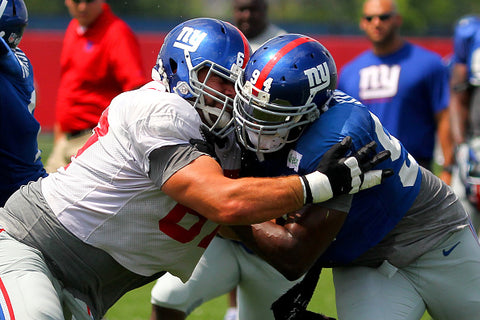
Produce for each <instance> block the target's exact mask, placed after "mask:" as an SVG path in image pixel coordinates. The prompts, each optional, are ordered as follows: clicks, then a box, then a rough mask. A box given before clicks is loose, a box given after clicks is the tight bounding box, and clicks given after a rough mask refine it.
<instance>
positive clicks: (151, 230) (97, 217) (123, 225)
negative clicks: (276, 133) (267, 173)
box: [42, 81, 218, 281]
mask: <svg viewBox="0 0 480 320" xmlns="http://www.w3.org/2000/svg"><path fill="white" fill-rule="evenodd" d="M200 124H201V120H200V117H199V116H198V113H197V112H196V111H195V109H194V108H193V107H192V106H191V105H190V104H189V103H188V102H187V101H185V100H184V99H182V98H180V97H179V96H178V95H176V94H172V93H168V92H166V89H165V87H164V86H163V85H162V84H160V83H159V82H155V81H152V82H150V83H148V84H147V85H145V86H144V87H142V88H140V89H138V90H134V91H129V92H125V93H122V94H120V95H119V96H117V97H116V98H115V99H113V100H112V102H111V104H110V106H109V107H108V108H107V109H106V110H105V111H104V113H103V115H102V117H101V118H100V121H99V124H98V126H97V127H96V128H95V129H94V133H93V135H92V136H91V137H90V139H89V141H88V142H87V143H86V144H85V146H84V147H83V148H82V149H80V150H79V152H78V153H77V155H76V156H75V157H73V158H72V162H71V163H70V164H69V165H68V166H66V167H65V168H61V169H59V170H58V171H57V172H56V173H54V174H51V175H50V176H48V177H47V178H45V179H44V180H43V183H42V192H43V194H44V196H45V199H46V200H47V202H48V204H49V206H50V207H51V209H52V210H53V212H54V213H55V215H56V216H57V217H58V219H59V220H60V222H61V223H62V224H63V225H64V226H65V227H66V228H67V229H68V230H69V231H70V232H72V233H73V234H75V235H76V236H77V237H78V238H80V239H82V240H83V241H84V242H85V243H88V244H90V245H92V246H94V247H97V248H100V249H103V250H105V251H106V252H108V253H109V254H110V255H111V256H112V257H113V258H114V259H115V260H116V261H117V262H119V263H120V264H121V265H123V266H124V267H125V268H127V269H129V270H130V271H133V272H135V273H138V274H141V275H145V276H149V275H152V274H154V273H156V272H159V271H169V272H170V273H172V274H174V275H176V276H178V277H180V278H181V279H182V280H183V281H186V280H187V279H188V277H189V276H190V274H191V272H192V271H193V269H194V267H195V264H196V263H197V261H198V259H199V258H200V256H201V255H202V254H203V252H204V250H205V248H206V247H207V245H208V243H209V242H210V240H211V239H212V237H213V236H214V234H215V233H216V230H217V227H218V225H217V224H215V223H213V222H211V221H209V220H207V219H205V218H204V217H203V216H200V215H199V214H197V213H195V212H193V211H192V210H190V209H188V208H186V207H184V206H182V205H180V204H178V203H177V202H175V201H174V200H173V199H171V198H170V197H168V196H167V195H166V194H164V193H163V192H162V191H161V190H160V189H159V188H158V187H157V186H156V185H155V184H154V182H153V181H152V180H151V179H150V178H149V176H148V172H149V155H150V153H151V152H152V151H153V150H155V149H158V148H160V147H163V146H171V145H178V144H188V143H189V140H190V139H191V138H195V139H201V138H202V136H201V134H200V131H199V127H200Z"/></svg>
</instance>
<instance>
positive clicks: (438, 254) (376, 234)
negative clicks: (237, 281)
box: [233, 34, 480, 320]
mask: <svg viewBox="0 0 480 320" xmlns="http://www.w3.org/2000/svg"><path fill="white" fill-rule="evenodd" d="M336 80H337V71H336V67H335V62H334V60H333V58H332V56H331V55H330V53H329V52H328V50H327V49H326V48H325V47H323V46H322V45H321V44H320V43H319V42H317V41H316V40H314V39H312V38H309V37H307V36H303V35H296V34H291V35H286V36H280V37H277V38H275V39H272V40H270V41H268V42H267V43H265V44H264V45H263V46H262V48H260V49H259V50H258V51H256V52H255V53H254V54H253V55H252V58H251V59H250V61H249V63H248V64H247V66H246V68H245V72H244V75H243V76H242V77H240V78H239V79H238V81H237V83H236V91H237V96H236V98H235V103H234V117H235V121H236V132H237V134H238V137H239V141H240V142H241V144H242V145H243V146H245V147H246V148H247V149H249V150H251V151H252V152H253V153H254V154H252V156H253V155H255V154H260V155H262V156H261V157H259V160H260V161H259V162H258V161H257V163H256V164H255V165H252V166H251V168H252V175H255V176H258V175H278V174H286V175H288V174H292V173H297V174H300V175H301V174H305V173H307V172H311V171H312V170H313V169H314V168H315V163H316V162H318V160H319V159H321V158H322V156H323V155H324V153H325V151H326V150H328V148H329V147H331V146H332V145H333V144H334V143H336V142H338V141H340V140H342V139H343V138H344V137H345V136H351V137H352V138H353V145H352V148H351V150H352V152H354V151H355V150H358V147H359V146H361V144H362V143H365V141H370V140H374V141H376V143H377V146H378V150H390V151H391V154H392V156H391V158H390V159H388V160H387V161H385V162H383V163H382V164H380V165H379V167H380V168H381V167H383V166H386V167H390V168H393V170H394V175H393V176H392V177H390V178H389V179H387V180H386V181H385V183H383V184H382V185H380V186H376V187H373V188H371V189H368V190H365V191H361V192H359V193H357V194H355V195H343V196H339V197H337V198H335V200H336V201H330V202H328V203H323V204H313V205H310V206H308V207H306V208H305V209H304V210H303V211H301V212H299V213H297V214H289V215H288V218H287V221H286V224H285V226H280V225H278V224H274V223H270V222H265V223H262V224H259V225H253V226H251V227H242V226H238V227H237V226H236V227H234V228H233V229H234V230H235V232H236V233H237V235H238V236H239V237H240V238H241V240H242V241H244V243H246V244H247V245H248V246H249V247H250V248H251V249H253V250H255V251H256V252H258V254H259V255H260V256H261V257H263V258H264V259H265V260H266V261H268V262H269V263H270V264H272V265H273V266H275V267H276V268H277V269H278V270H279V271H280V272H282V274H284V275H285V276H286V277H287V278H288V279H295V278H297V277H299V276H300V275H302V274H304V272H305V271H306V270H308V269H309V268H310V267H311V266H312V265H314V267H315V268H313V269H310V270H312V271H311V272H309V273H307V275H306V276H305V278H304V280H303V281H302V282H301V283H300V284H299V285H297V286H295V287H294V288H293V289H292V290H291V291H290V292H289V293H287V294H286V296H284V297H283V298H281V299H279V300H278V302H279V303H276V304H275V305H274V313H276V316H277V319H287V318H288V319H295V318H289V315H290V312H291V313H292V314H294V315H297V316H299V318H300V315H301V314H302V313H303V314H304V313H306V312H307V311H306V310H305V307H306V305H307V304H308V300H309V299H310V297H311V293H312V292H313V289H314V288H315V284H316V283H313V284H312V283H310V284H309V283H308V281H309V279H312V278H313V279H315V275H312V274H311V273H312V272H313V273H317V276H318V273H319V272H320V270H321V268H323V267H332V268H333V277H334V285H335V293H336V304H337V312H338V316H339V318H340V319H344V320H345V319H346V320H349V319H356V320H358V319H403V320H405V319H412V320H413V319H420V318H421V317H422V315H423V314H424V312H425V310H428V312H429V313H430V315H431V316H432V317H433V318H434V319H471V317H472V315H474V314H480V292H479V291H478V287H479V286H480V277H478V270H479V268H480V247H479V244H478V239H477V237H476V235H475V233H474V232H472V231H473V230H472V227H471V224H470V221H469V219H468V215H467V214H466V212H465V210H464V208H463V207H462V205H461V204H460V202H459V200H458V198H457V197H456V196H455V194H454V193H453V192H452V190H451V188H450V187H449V186H448V185H446V184H445V183H443V182H442V181H441V180H440V179H439V178H438V177H436V176H435V175H433V173H431V172H430V171H428V170H426V169H424V168H422V167H421V166H419V165H418V164H417V162H416V161H415V159H414V158H413V157H412V156H411V155H410V154H409V153H408V151H407V150H406V149H405V148H404V147H403V145H402V144H401V143H400V142H399V141H398V140H397V139H396V138H395V137H393V136H392V135H390V134H389V132H388V131H387V130H386V129H385V128H384V127H383V126H382V124H381V123H380V122H379V120H378V118H377V117H376V116H375V115H373V114H372V113H370V112H369V111H368V109H367V108H366V107H365V106H364V105H362V104H361V103H359V102H358V101H357V100H355V99H354V98H352V97H351V96H349V95H347V94H345V93H343V92H341V91H338V90H335V86H336ZM259 163H260V164H263V166H259ZM258 168H260V170H258ZM268 168H271V170H268ZM325 207H326V208H328V209H330V210H325V209H324V208H325ZM331 210H333V211H331ZM330 224H333V225H335V226H336V228H334V227H332V226H330V227H329V228H327V227H326V226H328V225H330ZM334 230H337V231H338V232H334ZM265 235H269V236H270V237H269V238H268V241H267V240H266V238H264V236H265ZM310 281H311V280H310ZM305 295H306V296H305Z"/></svg>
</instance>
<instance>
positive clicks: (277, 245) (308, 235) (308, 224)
mask: <svg viewBox="0 0 480 320" xmlns="http://www.w3.org/2000/svg"><path fill="white" fill-rule="evenodd" d="M346 216H347V213H346V212H342V211H338V210H333V209H328V208H325V207H322V206H321V205H310V206H306V207H305V208H303V209H302V210H301V211H299V212H297V213H294V214H289V215H288V217H287V220H286V223H285V224H284V225H283V226H282V225H279V224H276V223H273V222H264V223H261V224H255V225H251V226H232V227H228V229H230V230H232V231H233V232H234V233H235V234H236V236H237V237H238V238H239V240H240V241H242V242H243V243H245V244H246V245H247V246H248V247H249V248H250V249H252V250H253V251H255V253H256V254H258V255H259V256H260V257H261V258H263V259H264V260H265V261H267V262H268V263H269V264H270V265H272V266H273V267H274V268H275V269H277V270H278V271H279V272H280V273H282V274H283V275H284V276H285V277H286V278H287V279H289V280H295V279H298V278H299V277H300V276H302V275H303V274H304V273H305V272H307V271H308V269H309V268H310V267H311V266H312V265H313V263H314V262H315V260H316V259H317V258H318V257H319V256H320V255H321V254H323V253H324V252H325V250H326V249H327V248H328V246H329V245H330V243H331V242H332V241H333V240H334V238H335V236H336V235H337V233H338V231H339V230H340V228H341V227H342V225H343V222H344V221H345V218H346ZM222 228H225V227H222Z"/></svg>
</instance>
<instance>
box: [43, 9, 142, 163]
mask: <svg viewBox="0 0 480 320" xmlns="http://www.w3.org/2000/svg"><path fill="white" fill-rule="evenodd" d="M65 5H66V6H67V8H68V11H69V12H70V15H71V16H72V18H73V19H72V20H71V22H70V24H69V26H68V28H67V31H66V33H65V37H64V42H63V48H62V54H61V58H60V64H61V80H60V86H59V90H58V95H57V104H56V121H55V129H54V130H55V143H54V148H53V150H52V153H51V155H50V157H49V159H48V161H47V163H46V165H45V167H46V170H47V172H54V171H56V170H57V168H59V167H62V166H64V165H66V164H67V163H69V162H70V158H71V156H72V155H74V154H75V153H76V151H77V150H78V149H79V148H80V147H81V146H82V145H83V144H84V143H85V142H86V140H87V139H88V137H89V136H90V135H91V132H92V130H91V129H92V128H93V127H95V125H96V124H97V123H98V119H99V117H100V115H101V113H102V112H103V110H104V109H105V108H106V107H107V106H108V104H109V103H110V101H111V100H112V99H113V98H114V97H115V96H117V95H118V94H120V93H121V92H123V91H128V90H131V89H134V88H136V87H139V86H141V85H143V84H144V83H146V82H147V78H146V75H145V74H144V71H143V65H142V61H141V55H140V45H139V43H138V40H137V38H136V37H135V35H134V33H133V31H132V30H131V29H130V27H129V26H128V25H127V24H126V23H125V22H124V21H122V20H121V19H120V18H118V17H117V16H115V15H114V14H113V12H112V10H111V9H110V6H109V5H108V4H107V3H105V0H65Z"/></svg>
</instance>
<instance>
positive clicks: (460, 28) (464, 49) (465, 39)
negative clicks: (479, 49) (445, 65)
mask: <svg viewBox="0 0 480 320" xmlns="http://www.w3.org/2000/svg"><path fill="white" fill-rule="evenodd" d="M479 29H480V16H477V15H467V16H463V17H462V18H460V19H459V20H458V21H457V23H456V24H455V30H454V35H453V46H454V51H455V55H457V56H459V57H460V59H465V57H466V55H467V53H468V50H469V47H470V45H471V42H472V39H473V36H474V35H475V33H476V32H477V31H478V30H479Z"/></svg>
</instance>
